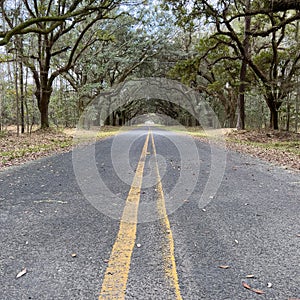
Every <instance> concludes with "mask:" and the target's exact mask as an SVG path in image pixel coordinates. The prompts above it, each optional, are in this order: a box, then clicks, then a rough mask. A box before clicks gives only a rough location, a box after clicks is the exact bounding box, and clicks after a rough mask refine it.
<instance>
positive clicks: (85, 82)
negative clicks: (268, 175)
mask: <svg viewBox="0 0 300 300" xmlns="http://www.w3.org/2000/svg"><path fill="white" fill-rule="evenodd" d="M0 5H1V6H0V15H1V19H0V27H1V28H0V45H1V46H0V85H1V90H0V131H5V130H6V128H7V127H8V126H10V125H15V126H17V131H18V133H19V132H20V133H24V132H30V131H31V130H32V128H33V126H35V125H37V124H38V125H39V126H40V127H41V128H48V127H57V128H60V127H75V126H76V124H78V121H79V118H80V116H81V115H82V113H83V112H84V111H85V109H86V108H87V107H88V105H89V104H90V103H91V102H92V101H93V100H94V99H95V98H97V97H99V95H101V93H103V92H105V91H108V90H110V89H111V88H112V87H114V86H116V85H118V84H121V83H123V82H128V81H130V80H135V79H141V78H149V77H153V78H166V79H170V80H176V81H178V82H181V83H182V84H184V85H186V86H187V87H189V88H192V89H193V90H194V91H195V92H196V93H199V94H201V95H202V97H204V98H205V99H206V101H207V102H208V103H209V105H210V106H211V107H212V108H213V110H214V112H215V113H216V115H217V116H218V119H219V121H220V124H221V126H222V127H230V128H233V127H236V128H238V129H245V128H256V129H257V128H271V129H274V130H278V129H280V130H285V131H292V132H298V131H299V125H300V117H299V111H300V47H299V46H300V33H299V20H300V3H299V1H292V0H285V1H283V0H272V1H268V0H259V1H258V0H228V1H225V0H214V1H212V0H211V1H206V0H199V1H190V0H182V1H175V0H174V1H173V0H160V1H141V0H128V1H127V0H114V1H107V0H88V1H77V0H42V1H37V0H2V1H1V4H0ZM150 100H151V101H145V99H143V98H140V99H134V101H133V100H130V101H128V103H126V105H124V106H122V107H118V108H117V109H116V110H115V111H113V112H112V114H111V116H110V117H109V118H107V119H106V120H105V122H104V124H98V125H123V124H124V123H126V122H128V121H129V120H130V119H132V118H134V117H136V116H138V115H139V114H146V113H156V114H165V115H168V116H170V117H171V118H174V119H176V120H177V121H178V122H179V123H181V124H182V125H184V126H189V125H195V124H196V123H197V122H196V121H197V120H196V121H195V120H194V119H195V118H194V117H193V116H192V115H190V114H189V113H188V112H187V111H186V110H184V109H182V108H181V107H180V106H177V105H174V104H172V103H170V102H168V101H165V100H166V99H150ZM195 105H197V103H195ZM95 119H97V117H95ZM196 119H197V116H196Z"/></svg>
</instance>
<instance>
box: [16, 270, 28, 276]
mask: <svg viewBox="0 0 300 300" xmlns="http://www.w3.org/2000/svg"><path fill="white" fill-rule="evenodd" d="M26 273H27V270H26V268H25V269H23V270H22V271H21V272H19V273H18V274H17V276H16V278H20V277H22V276H23V275H25V274H26Z"/></svg>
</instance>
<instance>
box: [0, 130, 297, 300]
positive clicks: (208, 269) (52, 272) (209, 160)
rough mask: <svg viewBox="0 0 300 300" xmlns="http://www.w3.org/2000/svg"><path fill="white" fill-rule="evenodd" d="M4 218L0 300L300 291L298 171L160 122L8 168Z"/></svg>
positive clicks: (276, 295) (0, 178) (0, 203)
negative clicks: (159, 125)
mask: <svg viewBox="0 0 300 300" xmlns="http://www.w3.org/2000/svg"><path fill="white" fill-rule="evenodd" d="M218 151H219V152H218ZM225 163H226V165H225ZM223 167H224V169H223ZM220 178H221V181H220ZM160 179H161V181H160ZM219 181H220V182H219ZM135 211H136V213H134V212H135ZM136 221H137V222H136ZM0 225H1V235H0V241H1V251H0V287H1V291H0V299H1V300H16V299H41V300H44V299H98V298H99V299H122V298H123V297H125V299H212V300H217V299H218V300H220V299H231V300H232V299H233V300H238V299H241V300H245V299H247V300H249V299H268V300H269V299H270V300H271V299H272V300H273V299H280V300H288V299H297V298H299V299H300V266H299V265H300V236H299V235H300V174H299V173H296V172H292V171H288V170H285V169H282V168H279V167H275V166H272V165H270V164H268V163H266V162H263V161H261V160H258V159H254V158H251V157H249V156H245V155H241V154H238V153H235V152H231V151H228V152H224V151H223V150H222V151H221V150H216V152H215V148H214V146H210V145H209V144H206V143H202V142H199V141H194V140H191V138H190V137H186V136H183V135H178V134H175V133H172V132H167V131H163V130H160V129H155V128H152V129H151V131H149V130H148V128H141V129H139V130H133V131H130V132H127V133H122V134H120V135H118V136H116V137H115V138H108V139H106V140H103V141H100V142H97V143H96V145H95V146H83V147H79V148H77V150H76V151H74V152H73V153H72V152H70V153H64V154H59V155H55V156H52V157H49V158H46V159H41V160H38V161H35V162H31V163H27V164H25V165H23V166H20V167H13V168H11V169H8V170H6V171H3V172H1V173H0ZM220 266H227V267H226V268H220ZM24 268H26V271H27V273H26V274H25V275H23V276H21V277H19V278H16V275H17V274H18V273H19V272H20V271H22V270H23V269H24ZM248 275H253V276H248ZM247 276H248V277H253V278H247ZM243 283H244V285H245V284H247V285H248V286H249V287H250V288H251V289H249V287H248V288H247V285H246V287H244V286H243ZM124 286H125V288H124ZM259 291H263V292H264V294H258V293H257V292H259Z"/></svg>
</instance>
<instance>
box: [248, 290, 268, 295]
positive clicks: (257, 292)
mask: <svg viewBox="0 0 300 300" xmlns="http://www.w3.org/2000/svg"><path fill="white" fill-rule="evenodd" d="M251 291H252V292H254V293H256V294H259V295H262V294H264V293H265V292H264V291H261V290H257V289H252V290H251Z"/></svg>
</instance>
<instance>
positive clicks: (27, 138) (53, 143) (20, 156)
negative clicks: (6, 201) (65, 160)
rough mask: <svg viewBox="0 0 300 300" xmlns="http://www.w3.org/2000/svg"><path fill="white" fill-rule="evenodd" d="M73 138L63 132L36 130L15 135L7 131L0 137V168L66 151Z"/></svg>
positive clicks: (69, 147) (70, 146) (70, 145)
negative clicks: (6, 133) (5, 134)
mask: <svg viewBox="0 0 300 300" xmlns="http://www.w3.org/2000/svg"><path fill="white" fill-rule="evenodd" d="M72 145H73V139H72V137H71V136H67V135H65V134H63V133H59V132H55V131H54V130H49V131H47V132H46V131H45V132H42V131H37V132H32V134H31V135H29V134H22V135H20V136H17V135H16V134H15V133H11V132H10V133H9V134H8V135H7V136H4V137H1V138H0V149H1V151H0V169H2V168H5V167H9V166H14V165H19V164H22V163H24V162H26V161H30V160H35V159H38V158H41V157H45V156H48V155H50V154H53V153H58V152H66V151H68V150H70V149H71V148H72Z"/></svg>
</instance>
